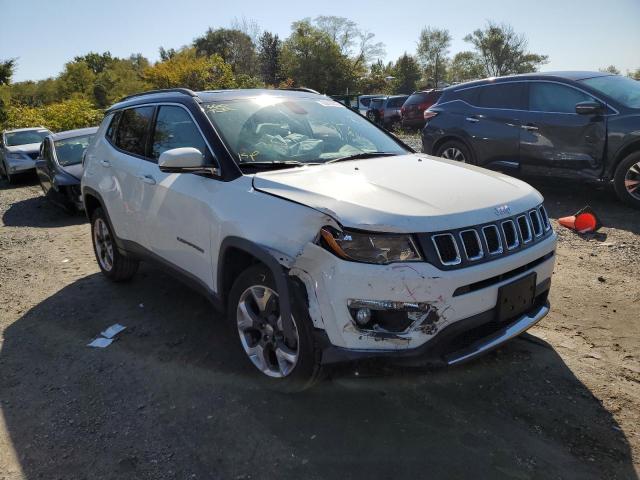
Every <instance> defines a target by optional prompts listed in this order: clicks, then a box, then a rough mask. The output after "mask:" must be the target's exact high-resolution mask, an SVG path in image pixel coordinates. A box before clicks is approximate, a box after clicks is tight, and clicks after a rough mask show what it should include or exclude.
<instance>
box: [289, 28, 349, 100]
mask: <svg viewBox="0 0 640 480" xmlns="http://www.w3.org/2000/svg"><path fill="white" fill-rule="evenodd" d="M291 28H292V32H291V35H290V36H289V38H288V39H287V40H286V41H285V42H284V45H283V49H282V65H283V71H284V76H285V77H288V78H291V79H293V80H294V81H295V83H296V85H298V86H303V87H310V88H314V89H316V90H318V91H321V92H325V93H331V94H338V93H344V92H346V91H347V90H348V89H349V88H351V87H352V86H353V84H354V80H355V78H354V71H353V69H352V68H351V67H352V64H351V62H350V61H349V58H347V57H346V56H345V55H343V54H342V52H341V51H340V47H339V46H338V44H337V43H336V42H334V41H333V39H332V38H331V37H330V36H329V35H328V34H327V33H326V32H323V31H322V30H320V29H318V28H316V27H314V26H312V25H311V23H310V22H309V21H308V20H302V21H299V22H294V23H293V25H292V27H291Z"/></svg>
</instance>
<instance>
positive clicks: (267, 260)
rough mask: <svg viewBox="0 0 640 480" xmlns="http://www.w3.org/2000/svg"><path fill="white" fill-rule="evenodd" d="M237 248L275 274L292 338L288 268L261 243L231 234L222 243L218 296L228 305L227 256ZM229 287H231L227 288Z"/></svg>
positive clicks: (285, 326) (285, 332) (283, 313)
mask: <svg viewBox="0 0 640 480" xmlns="http://www.w3.org/2000/svg"><path fill="white" fill-rule="evenodd" d="M231 249H237V250H241V251H243V252H245V253H248V254H249V255H251V256H253V257H255V258H256V259H257V260H258V261H259V262H261V263H262V264H264V265H265V266H266V267H267V268H268V269H269V270H270V271H271V274H272V275H273V280H274V281H275V282H276V288H277V289H278V296H279V299H280V315H281V316H282V320H283V330H284V334H285V336H286V337H287V338H291V336H292V334H293V322H292V321H291V311H292V302H291V292H290V283H289V275H288V274H287V272H286V270H285V269H284V268H283V267H282V265H280V263H278V261H277V260H276V258H275V257H274V256H273V255H271V253H269V252H268V251H267V250H265V249H264V248H263V247H261V246H260V245H258V244H256V243H254V242H252V241H250V240H247V239H246V238H242V237H235V236H230V237H226V238H225V239H224V240H223V241H222V243H221V244H220V249H219V251H218V252H219V253H218V271H217V283H216V285H217V289H218V296H219V297H220V299H221V301H222V302H223V303H224V304H225V305H226V303H227V300H228V299H227V298H225V297H226V295H225V294H224V293H222V292H226V291H228V290H229V289H230V287H231V285H225V271H224V269H225V258H226V256H227V255H228V253H229V250H231ZM227 287H229V288H227Z"/></svg>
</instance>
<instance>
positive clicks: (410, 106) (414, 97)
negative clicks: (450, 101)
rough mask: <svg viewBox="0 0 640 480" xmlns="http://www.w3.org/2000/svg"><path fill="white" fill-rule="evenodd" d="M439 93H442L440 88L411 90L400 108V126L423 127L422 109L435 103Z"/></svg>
mask: <svg viewBox="0 0 640 480" xmlns="http://www.w3.org/2000/svg"><path fill="white" fill-rule="evenodd" d="M440 95H442V90H436V89H431V90H423V91H420V92H413V93H412V94H411V96H409V98H407V101H406V102H404V105H403V106H402V109H401V110H400V111H401V113H402V126H403V127H406V128H422V127H424V124H425V121H424V111H425V110H426V109H427V108H429V107H430V106H431V105H433V104H434V103H436V102H437V101H438V99H439V98H440Z"/></svg>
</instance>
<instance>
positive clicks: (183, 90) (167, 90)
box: [118, 88, 198, 103]
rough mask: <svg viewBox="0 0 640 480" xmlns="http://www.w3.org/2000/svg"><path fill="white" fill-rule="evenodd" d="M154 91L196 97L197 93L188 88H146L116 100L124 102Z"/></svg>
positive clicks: (151, 93)
mask: <svg viewBox="0 0 640 480" xmlns="http://www.w3.org/2000/svg"><path fill="white" fill-rule="evenodd" d="M155 93H182V94H183V95H189V96H190V97H197V96H198V94H197V93H196V92H194V91H193V90H189V89H188V88H162V89H160V90H148V91H146V92H141V93H134V94H133V95H128V96H126V97H123V98H121V99H120V100H118V103H120V102H124V101H125V100H129V99H131V98H135V97H142V96H144V95H153V94H155Z"/></svg>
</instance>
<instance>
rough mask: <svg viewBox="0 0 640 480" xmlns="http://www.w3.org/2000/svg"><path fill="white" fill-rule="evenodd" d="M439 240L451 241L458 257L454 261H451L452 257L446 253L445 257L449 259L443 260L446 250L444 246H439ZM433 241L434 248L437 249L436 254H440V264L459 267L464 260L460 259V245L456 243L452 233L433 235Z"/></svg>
mask: <svg viewBox="0 0 640 480" xmlns="http://www.w3.org/2000/svg"><path fill="white" fill-rule="evenodd" d="M438 239H443V240H444V239H450V242H451V245H450V246H452V247H453V248H454V250H455V253H456V256H455V258H454V259H449V257H450V255H447V254H446V253H445V257H446V258H447V259H446V260H445V259H444V258H443V253H444V252H443V250H444V245H439V244H438ZM431 241H432V242H433V245H434V247H435V248H436V252H437V254H438V258H439V259H440V262H441V263H442V264H443V265H447V266H451V265H459V264H460V263H461V262H462V258H461V257H460V250H459V249H458V243H457V242H456V239H455V237H454V236H453V234H452V233H441V234H438V235H433V236H432V237H431Z"/></svg>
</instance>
